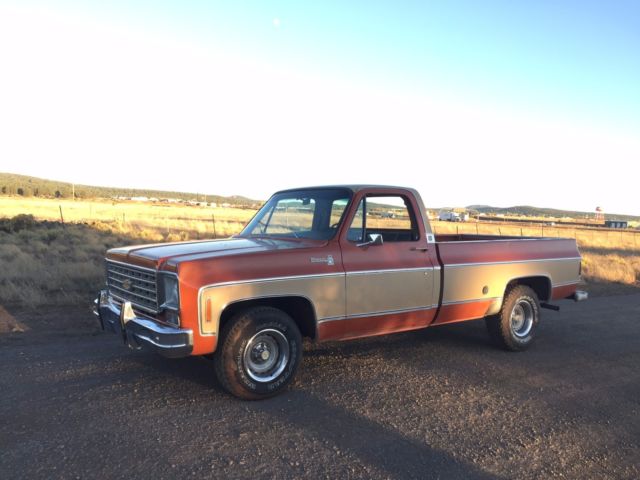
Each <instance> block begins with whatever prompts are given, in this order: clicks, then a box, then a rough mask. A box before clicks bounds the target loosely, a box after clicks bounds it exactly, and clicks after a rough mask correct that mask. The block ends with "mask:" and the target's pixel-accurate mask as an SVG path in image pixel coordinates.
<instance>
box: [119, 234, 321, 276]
mask: <svg viewBox="0 0 640 480" xmlns="http://www.w3.org/2000/svg"><path fill="white" fill-rule="evenodd" d="M322 243H324V242H318V241H317V240H302V239H296V240H290V239H287V240H285V239H274V238H239V237H237V238H227V239H223V240H203V241H196V242H179V243H161V244H153V245H137V246H132V247H119V248H112V249H110V250H109V251H108V252H107V258H108V259H110V260H115V261H118V262H123V263H130V264H134V265H140V266H144V267H148V268H153V269H157V268H160V267H162V266H163V265H167V267H168V268H169V269H173V268H176V267H177V265H178V263H180V262H181V261H187V260H189V261H191V260H197V259H200V258H202V259H204V258H213V257H219V256H229V255H239V254H247V253H257V252H265V251H271V250H290V249H294V248H308V247H315V246H318V245H319V244H322Z"/></svg>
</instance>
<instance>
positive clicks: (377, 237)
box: [357, 233, 384, 247]
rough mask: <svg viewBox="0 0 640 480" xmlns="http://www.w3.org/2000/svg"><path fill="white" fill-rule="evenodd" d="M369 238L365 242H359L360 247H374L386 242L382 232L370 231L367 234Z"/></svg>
mask: <svg viewBox="0 0 640 480" xmlns="http://www.w3.org/2000/svg"><path fill="white" fill-rule="evenodd" d="M367 237H368V240H367V241H366V242H364V243H358V244H357V246H358V247H372V246H374V245H382V244H383V243H384V242H383V241H382V234H381V233H370V234H368V235H367Z"/></svg>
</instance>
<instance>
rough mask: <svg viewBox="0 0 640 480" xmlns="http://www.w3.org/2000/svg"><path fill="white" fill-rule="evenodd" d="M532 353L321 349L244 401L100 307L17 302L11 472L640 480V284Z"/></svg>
mask: <svg viewBox="0 0 640 480" xmlns="http://www.w3.org/2000/svg"><path fill="white" fill-rule="evenodd" d="M560 304H561V306H562V310H561V311H560V312H558V313H556V312H551V311H546V310H545V311H544V312H543V320H542V322H541V325H540V327H539V330H538V338H537V341H536V343H535V344H534V345H533V346H532V348H531V349H529V350H528V351H526V352H521V353H509V352H504V351H501V350H498V349H496V348H495V347H493V346H492V345H491V344H490V343H489V340H488V337H487V335H486V332H485V329H484V324H483V322H482V321H478V322H467V323H464V324H458V325H451V326H444V327H438V328H431V329H427V330H422V331H417V332H410V333H403V334H396V335H390V336H385V337H377V338H371V339H365V340H360V341H353V342H345V343H328V344H318V345H314V344H311V343H308V344H306V345H305V352H304V355H305V357H304V359H303V362H302V365H301V368H300V370H299V372H298V376H297V379H296V381H295V382H294V383H293V385H292V386H291V387H290V388H289V389H288V390H287V391H286V392H284V393H283V394H282V395H280V396H278V397H275V398H272V399H269V400H265V401H261V402H243V401H239V400H237V399H235V398H233V397H231V396H229V395H227V394H225V393H224V392H223V391H222V390H221V388H220V387H219V385H218V384H217V383H216V381H215V379H214V374H213V368H212V365H211V363H210V362H209V361H207V360H205V359H200V358H188V359H182V360H168V359H164V358H162V357H159V356H157V355H155V354H153V353H147V352H133V351H130V350H128V349H126V348H125V347H124V346H123V345H122V344H121V342H119V340H118V338H117V337H116V336H115V335H113V334H108V333H103V332H101V331H100V330H99V329H98V328H97V323H96V321H95V319H94V318H93V316H92V315H91V314H90V312H89V309H88V308H87V307H82V308H64V307H56V308H52V309H43V310H41V311H40V313H36V312H29V311H25V310H16V309H10V308H7V309H6V310H1V309H0V319H2V324H3V325H6V328H3V329H2V330H0V332H2V333H0V364H1V365H2V368H1V369H0V389H1V390H2V395H1V396H0V478H11V479H18V478H29V479H33V478H46V479H52V478H65V479H66V478H127V479H128V478H153V479H156V480H157V479H163V478H187V477H193V478H269V479H270V478H331V479H334V478H443V479H451V478H504V479H506V478H576V479H578V478H579V479H584V478H628V479H637V478H639V477H640V466H639V464H640V341H639V340H638V339H639V338H640V295H638V294H634V295H620V296H615V297H598V298H592V299H590V300H589V301H587V302H582V303H579V304H574V303H571V302H568V301H567V302H560Z"/></svg>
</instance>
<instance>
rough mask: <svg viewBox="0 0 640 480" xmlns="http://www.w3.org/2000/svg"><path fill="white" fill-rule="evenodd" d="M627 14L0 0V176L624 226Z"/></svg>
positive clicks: (530, 8)
mask: <svg viewBox="0 0 640 480" xmlns="http://www.w3.org/2000/svg"><path fill="white" fill-rule="evenodd" d="M638 52H640V2H637V1H627V2H625V1H616V0H612V1H610V2H601V1H589V0H582V1H572V0H566V1H557V0H555V1H551V0H539V1H535V2H512V1H507V0H504V1H500V0H487V1H484V2H477V1H463V0H451V1H441V2H429V1H424V0H423V1H416V2H407V1H396V2H378V1H371V0H370V1H367V2H364V1H362V2H360V1H354V2H344V1H343V2H333V1H324V2H293V1H291V2H288V1H277V2H273V1H268V0H263V1H258V0H256V1H251V0H250V1H234V2H218V1H212V0H208V1H190V0H182V1H179V2H178V1H169V0H165V1H158V0H156V1H136V0H126V1H125V0H122V1H120V0H115V1H110V2H98V1H90V0H85V1H65V0H51V1H46V2H44V1H30V0H20V1H7V0H0V171H3V172H11V173H20V174H26V175H34V176H38V177H44V178H52V179H57V180H64V181H70V182H75V183H82V184H90V185H103V186H121V187H134V188H135V187H137V188H153V189H164V190H179V191H191V192H200V193H209V194H221V195H244V196H248V197H251V198H256V199H266V198H268V196H269V195H270V194H271V193H272V192H274V191H275V190H278V189H283V188H291V187H298V186H304V185H321V184H344V183H377V184H393V185H402V186H410V187H414V188H417V189H418V190H419V191H420V192H421V193H422V196H423V197H424V200H425V203H426V204H427V205H429V206H433V207H436V206H438V207H439V206H464V205H472V204H486V205H494V206H512V205H534V206H539V207H551V208H561V209H574V210H582V211H593V210H594V209H595V207H596V206H601V207H603V208H604V210H605V211H606V212H610V213H627V214H635V215H640V200H638V197H637V195H635V193H634V192H635V189H636V188H637V187H638V186H639V178H640V175H639V174H638V173H636V172H637V171H638V170H637V169H635V167H636V166H637V165H639V164H640V55H639V54H638Z"/></svg>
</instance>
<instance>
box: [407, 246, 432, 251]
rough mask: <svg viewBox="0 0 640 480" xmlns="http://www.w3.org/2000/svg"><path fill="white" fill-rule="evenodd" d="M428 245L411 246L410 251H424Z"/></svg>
mask: <svg viewBox="0 0 640 480" xmlns="http://www.w3.org/2000/svg"><path fill="white" fill-rule="evenodd" d="M427 250H429V247H411V251H412V252H426V251H427Z"/></svg>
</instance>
